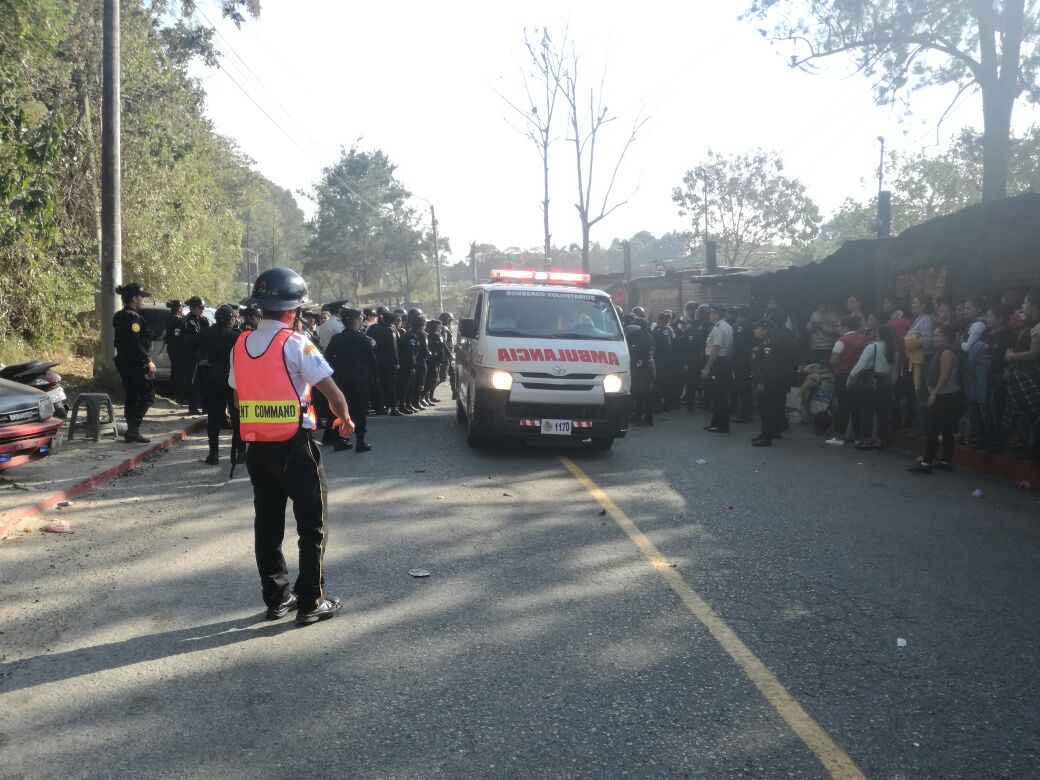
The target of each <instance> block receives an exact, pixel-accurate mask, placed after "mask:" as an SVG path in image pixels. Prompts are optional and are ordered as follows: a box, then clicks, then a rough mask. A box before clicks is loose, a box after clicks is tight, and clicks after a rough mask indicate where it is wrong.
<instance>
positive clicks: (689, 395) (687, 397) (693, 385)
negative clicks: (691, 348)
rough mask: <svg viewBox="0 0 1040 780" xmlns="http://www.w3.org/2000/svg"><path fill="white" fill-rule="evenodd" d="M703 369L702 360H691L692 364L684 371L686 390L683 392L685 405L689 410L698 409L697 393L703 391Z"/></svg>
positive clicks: (688, 364) (687, 365)
mask: <svg viewBox="0 0 1040 780" xmlns="http://www.w3.org/2000/svg"><path fill="white" fill-rule="evenodd" d="M703 367H704V363H703V362H702V361H701V359H700V358H696V359H695V358H690V362H689V363H687V364H686V368H685V369H683V385H684V388H685V389H684V391H683V393H684V395H683V403H685V404H686V408H687V409H695V408H696V407H697V393H699V392H700V391H701V369H702V368H703Z"/></svg>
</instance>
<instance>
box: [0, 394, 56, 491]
mask: <svg viewBox="0 0 1040 780" xmlns="http://www.w3.org/2000/svg"><path fill="white" fill-rule="evenodd" d="M61 422H62V421H61V420H59V419H58V418H57V417H55V416H54V404H53V402H52V401H51V399H50V397H48V395H47V394H46V393H43V392H40V391H39V390H37V389H35V388H32V387H28V386H26V385H20V384H18V383H17V382H11V381H8V380H6V379H0V471H4V470H6V469H10V468H14V467H15V466H21V465H22V464H23V463H29V462H30V461H34V460H39V459H40V458H43V457H46V456H47V455H49V454H50V453H52V452H53V451H54V450H56V449H58V447H60V446H61Z"/></svg>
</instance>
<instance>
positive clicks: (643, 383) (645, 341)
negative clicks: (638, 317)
mask: <svg viewBox="0 0 1040 780" xmlns="http://www.w3.org/2000/svg"><path fill="white" fill-rule="evenodd" d="M625 339H626V340H627V341H628V354H629V358H630V360H631V366H632V420H633V421H635V424H636V425H653V424H654V402H653V388H654V343H653V339H651V338H650V334H649V333H647V331H646V329H645V328H643V326H642V325H639V324H638V323H636V322H633V323H632V324H631V325H626V326H625Z"/></svg>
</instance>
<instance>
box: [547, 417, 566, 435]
mask: <svg viewBox="0 0 1040 780" xmlns="http://www.w3.org/2000/svg"><path fill="white" fill-rule="evenodd" d="M542 433H547V434H550V435H552V436H570V435H571V421H570V420H542Z"/></svg>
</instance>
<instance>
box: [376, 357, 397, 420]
mask: <svg viewBox="0 0 1040 780" xmlns="http://www.w3.org/2000/svg"><path fill="white" fill-rule="evenodd" d="M398 398H399V396H398V395H397V369H396V368H395V367H394V366H380V367H379V400H380V403H381V404H382V405H383V407H382V408H385V409H386V410H387V411H388V412H392V411H393V410H394V409H396V408H397V403H398Z"/></svg>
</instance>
